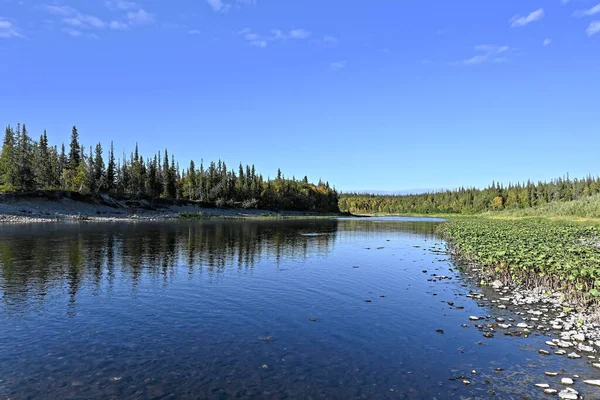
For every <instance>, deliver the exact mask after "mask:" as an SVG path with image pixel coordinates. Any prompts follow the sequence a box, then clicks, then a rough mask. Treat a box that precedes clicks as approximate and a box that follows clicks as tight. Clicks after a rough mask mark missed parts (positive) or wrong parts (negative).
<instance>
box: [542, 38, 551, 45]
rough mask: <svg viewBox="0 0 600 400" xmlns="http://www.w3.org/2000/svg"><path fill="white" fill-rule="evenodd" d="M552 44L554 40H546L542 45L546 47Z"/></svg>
mask: <svg viewBox="0 0 600 400" xmlns="http://www.w3.org/2000/svg"><path fill="white" fill-rule="evenodd" d="M550 43H552V39H549V38H548V39H544V42H543V43H542V44H543V45H544V46H549V45H550Z"/></svg>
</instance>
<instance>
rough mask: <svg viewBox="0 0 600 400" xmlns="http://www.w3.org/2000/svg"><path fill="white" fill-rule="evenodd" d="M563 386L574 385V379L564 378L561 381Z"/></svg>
mask: <svg viewBox="0 0 600 400" xmlns="http://www.w3.org/2000/svg"><path fill="white" fill-rule="evenodd" d="M560 383H561V385H572V384H573V379H571V378H562V379H561V380H560Z"/></svg>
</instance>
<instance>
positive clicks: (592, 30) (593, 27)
mask: <svg viewBox="0 0 600 400" xmlns="http://www.w3.org/2000/svg"><path fill="white" fill-rule="evenodd" d="M585 32H586V33H587V35H588V36H594V35H595V34H597V33H600V21H594V22H592V23H591V24H590V26H588V28H587V29H586V31H585Z"/></svg>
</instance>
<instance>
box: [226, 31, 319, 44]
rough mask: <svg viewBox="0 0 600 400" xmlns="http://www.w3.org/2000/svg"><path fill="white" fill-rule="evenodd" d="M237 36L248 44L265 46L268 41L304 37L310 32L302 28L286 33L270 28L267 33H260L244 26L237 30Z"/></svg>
mask: <svg viewBox="0 0 600 400" xmlns="http://www.w3.org/2000/svg"><path fill="white" fill-rule="evenodd" d="M237 34H238V35H239V36H243V38H244V40H245V41H246V42H248V44H249V45H250V46H255V47H261V48H265V47H267V46H268V44H269V43H270V42H277V41H286V40H288V39H297V40H300V39H306V38H308V37H309V36H310V32H308V31H306V30H304V29H292V30H291V31H289V32H288V33H287V34H286V33H284V32H283V31H282V30H280V29H271V32H270V34H269V35H262V34H259V33H256V32H253V31H252V30H250V29H248V28H246V29H242V30H241V31H238V32H237Z"/></svg>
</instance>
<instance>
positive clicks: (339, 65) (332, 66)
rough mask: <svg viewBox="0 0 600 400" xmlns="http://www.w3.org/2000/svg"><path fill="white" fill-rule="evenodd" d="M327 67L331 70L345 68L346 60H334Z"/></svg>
mask: <svg viewBox="0 0 600 400" xmlns="http://www.w3.org/2000/svg"><path fill="white" fill-rule="evenodd" d="M329 68H330V69H331V70H332V71H339V70H342V69H344V68H346V61H336V62H333V63H331V64H329Z"/></svg>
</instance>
